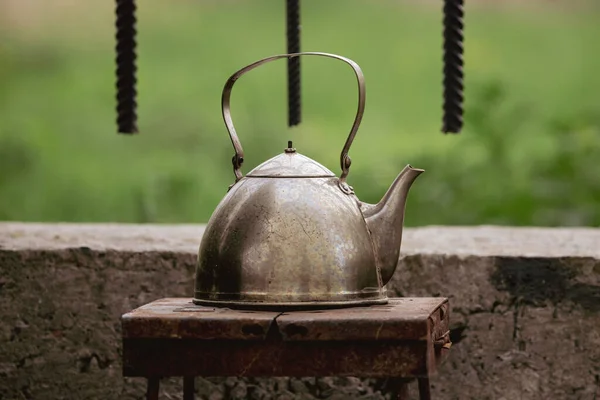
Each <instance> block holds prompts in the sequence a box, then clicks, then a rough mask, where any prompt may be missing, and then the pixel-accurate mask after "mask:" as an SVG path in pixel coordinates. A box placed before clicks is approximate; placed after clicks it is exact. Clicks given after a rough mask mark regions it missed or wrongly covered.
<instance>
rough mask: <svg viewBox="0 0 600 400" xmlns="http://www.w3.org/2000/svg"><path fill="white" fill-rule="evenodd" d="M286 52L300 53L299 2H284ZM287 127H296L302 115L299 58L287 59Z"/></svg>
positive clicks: (290, 0) (293, 0)
mask: <svg viewBox="0 0 600 400" xmlns="http://www.w3.org/2000/svg"><path fill="white" fill-rule="evenodd" d="M286 11H287V12H286V14H287V19H286V26H287V52H288V54H289V53H299V52H300V0H287V2H286ZM287 74H288V76H287V83H288V126H294V125H298V124H299V123H300V120H301V115H302V104H301V99H300V57H294V58H290V59H288V65H287Z"/></svg>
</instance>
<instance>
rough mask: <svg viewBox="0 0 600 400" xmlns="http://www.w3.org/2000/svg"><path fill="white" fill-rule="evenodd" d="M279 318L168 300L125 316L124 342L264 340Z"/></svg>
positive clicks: (273, 314)
mask: <svg viewBox="0 0 600 400" xmlns="http://www.w3.org/2000/svg"><path fill="white" fill-rule="evenodd" d="M277 315H278V313H277V312H269V311H258V312H255V311H241V310H230V309H228V308H213V307H202V306H197V305H195V304H193V303H192V301H191V299H182V298H167V299H161V300H157V301H154V302H152V303H150V304H146V305H144V306H142V307H140V308H137V309H135V310H133V311H131V312H129V313H127V314H125V315H123V317H122V318H121V324H122V327H123V337H124V338H172V339H186V338H191V339H203V340H210V339H235V340H261V339H265V338H266V335H267V332H268V330H269V327H270V326H271V324H272V323H273V321H274V320H275V317H276V316H277Z"/></svg>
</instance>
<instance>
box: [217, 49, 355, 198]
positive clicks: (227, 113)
mask: <svg viewBox="0 0 600 400" xmlns="http://www.w3.org/2000/svg"><path fill="white" fill-rule="evenodd" d="M305 55H306V56H323V57H330V58H335V59H337V60H340V61H343V62H345V63H346V64H348V65H350V66H351V67H352V69H353V70H354V73H355V75H356V79H357V81H358V109H357V111H356V117H355V118H354V124H353V125H352V129H350V134H349V135H348V139H346V143H345V144H344V148H343V149H342V153H341V154H340V165H341V168H342V174H341V175H340V188H341V189H342V190H343V191H344V192H346V193H351V192H352V188H351V187H350V186H348V185H347V184H346V177H347V176H348V172H349V171H350V164H351V163H352V160H351V159H350V157H349V156H348V151H349V150H350V146H351V145H352V142H353V141H354V137H355V136H356V132H357V131H358V126H359V125H360V121H361V120H362V117H363V113H364V111H365V99H366V88H365V78H364V75H363V73H362V70H361V69H360V67H359V66H358V64H357V63H355V62H354V61H352V60H350V59H349V58H346V57H342V56H338V55H336V54H329V53H320V52H304V53H290V54H280V55H276V56H271V57H267V58H263V59H262V60H259V61H256V62H254V63H252V64H250V65H248V66H246V67H244V68H242V69H240V70H239V71H237V72H236V73H234V74H233V75H231V77H230V78H229V79H228V80H227V82H225V87H224V88H223V94H222V96H221V110H222V113H223V120H224V121H225V126H226V127H227V131H228V132H229V137H230V138H231V143H232V144H233V148H234V149H235V155H234V156H233V158H232V160H231V161H232V163H233V172H234V174H235V181H236V182H237V181H239V180H240V179H242V177H243V175H242V172H241V171H240V168H241V166H242V163H243V162H244V149H242V144H241V143H240V139H239V138H238V135H237V133H236V132H235V127H234V126H233V120H232V119H231V109H230V98H231V90H232V88H233V85H234V83H235V82H236V81H237V80H238V79H239V78H240V77H241V76H242V75H243V74H245V73H246V72H248V71H250V70H252V69H254V68H256V67H258V66H260V65H262V64H265V63H268V62H270V61H274V60H278V59H281V58H293V57H298V56H305Z"/></svg>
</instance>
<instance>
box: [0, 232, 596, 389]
mask: <svg viewBox="0 0 600 400" xmlns="http://www.w3.org/2000/svg"><path fill="white" fill-rule="evenodd" d="M202 231H203V227H202V226H146V225H68V224H58V225H56V224H0V318H1V323H0V399H6V400H12V399H127V400H129V399H140V398H142V397H143V393H144V381H143V380H141V379H127V380H126V379H123V378H122V377H121V365H120V331H119V317H120V315H121V314H123V313H124V312H126V311H129V310H131V309H132V308H135V307H137V306H139V305H142V304H144V303H147V302H150V301H152V300H155V299H158V298H161V297H167V296H186V297H190V296H191V295H192V290H193V273H194V264H195V259H196V249H197V245H198V243H199V240H200V237H201V235H202ZM402 250H403V252H402V253H403V256H402V260H401V263H400V265H399V269H398V271H397V272H396V274H395V276H394V278H393V282H392V284H391V285H390V288H391V289H392V292H395V293H397V294H398V295H402V296H446V297H449V298H450V304H451V308H452V314H451V322H452V328H453V329H452V340H453V342H454V346H453V347H452V350H451V355H450V357H449V359H448V361H447V362H446V363H445V364H444V366H443V367H442V370H441V372H440V374H439V375H438V376H436V377H435V378H434V380H433V385H434V387H433V395H434V399H438V400H443V399H461V400H462V399H477V400H482V399H497V400H500V399H505V400H513V399H522V400H526V399H582V400H586V399H589V400H592V399H597V398H598V399H600V388H599V386H600V230H593V229H533V228H494V227H473V228H451V227H427V228H418V229H408V230H407V231H406V233H405V240H404V243H403V246H402ZM180 384H181V383H180V381H179V380H169V381H165V382H164V384H163V388H164V393H163V395H164V396H165V397H163V398H167V399H179V398H181V394H180V393H181V392H180ZM198 386H199V389H198V390H199V391H198V394H199V398H202V399H209V398H210V399H211V400H216V399H225V398H231V399H243V398H251V399H314V398H328V399H351V398H360V399H383V398H387V395H386V386H385V382H383V381H375V380H370V381H365V380H359V379H334V378H321V379H317V380H315V379H312V378H307V379H285V378H278V379H270V380H269V379H260V380H257V379H244V380H239V379H236V378H227V379H226V378H219V379H210V380H207V379H198ZM413 392H414V390H413Z"/></svg>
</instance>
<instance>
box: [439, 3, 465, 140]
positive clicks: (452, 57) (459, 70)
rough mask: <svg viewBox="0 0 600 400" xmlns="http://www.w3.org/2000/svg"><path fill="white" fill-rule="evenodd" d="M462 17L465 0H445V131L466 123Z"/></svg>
mask: <svg viewBox="0 0 600 400" xmlns="http://www.w3.org/2000/svg"><path fill="white" fill-rule="evenodd" d="M463 18H464V8H463V0H444V117H443V126H442V132H444V133H459V132H460V130H461V129H462V126H463V100H464V98H463V78H464V75H463V65H464V62H463V39H464V37H463V28H464V23H463Z"/></svg>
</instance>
